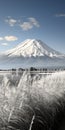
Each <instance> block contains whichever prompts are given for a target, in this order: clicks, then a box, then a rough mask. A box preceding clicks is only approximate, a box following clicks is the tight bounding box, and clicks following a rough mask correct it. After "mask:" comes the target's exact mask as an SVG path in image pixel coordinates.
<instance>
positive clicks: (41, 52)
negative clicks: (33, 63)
mask: <svg viewBox="0 0 65 130" xmlns="http://www.w3.org/2000/svg"><path fill="white" fill-rule="evenodd" d="M6 54H7V55H8V56H23V57H32V56H33V57H36V56H38V57H39V56H48V57H63V56H64V55H62V54H61V53H59V52H57V51H55V50H53V49H51V48H50V47H48V46H47V45H46V44H45V43H43V42H42V41H41V40H35V39H27V40H25V41H24V42H22V43H20V44H19V45H18V46H16V47H15V48H13V49H11V50H9V51H7V52H6Z"/></svg>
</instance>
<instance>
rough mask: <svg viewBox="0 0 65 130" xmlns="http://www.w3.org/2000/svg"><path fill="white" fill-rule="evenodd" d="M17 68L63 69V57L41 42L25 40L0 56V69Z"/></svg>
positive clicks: (64, 62)
mask: <svg viewBox="0 0 65 130" xmlns="http://www.w3.org/2000/svg"><path fill="white" fill-rule="evenodd" d="M19 67H21V68H30V67H36V68H41V67H42V68H43V67H55V68H56V67H64V68H65V55H64V54H61V53H59V52H57V51H55V50H53V49H52V48H50V47H49V46H47V45H46V44H45V43H43V42H42V41H41V40H36V39H27V40H25V41H24V42H22V43H20V44H18V45H17V46H16V47H15V48H13V49H11V50H8V51H7V52H5V53H4V55H0V68H5V69H6V68H7V69H8V68H19Z"/></svg>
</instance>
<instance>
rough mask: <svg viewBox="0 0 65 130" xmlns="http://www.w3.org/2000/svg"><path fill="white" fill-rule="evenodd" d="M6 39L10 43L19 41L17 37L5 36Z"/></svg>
mask: <svg viewBox="0 0 65 130" xmlns="http://www.w3.org/2000/svg"><path fill="white" fill-rule="evenodd" d="M4 39H5V40H6V41H9V42H10V41H16V40H18V38H17V37H16V36H5V37H4Z"/></svg>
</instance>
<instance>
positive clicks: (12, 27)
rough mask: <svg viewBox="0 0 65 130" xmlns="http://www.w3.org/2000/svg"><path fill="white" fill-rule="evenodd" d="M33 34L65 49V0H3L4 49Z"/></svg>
mask: <svg viewBox="0 0 65 130" xmlns="http://www.w3.org/2000/svg"><path fill="white" fill-rule="evenodd" d="M29 38H34V39H40V40H42V41H43V42H45V43H46V44H47V45H49V46H50V47H52V48H54V49H56V50H58V51H60V52H63V53H65V0H0V51H4V50H7V49H10V48H13V47H14V46H16V45H17V44H18V43H20V42H22V41H24V40H26V39H29Z"/></svg>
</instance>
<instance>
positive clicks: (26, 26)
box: [20, 17, 40, 31]
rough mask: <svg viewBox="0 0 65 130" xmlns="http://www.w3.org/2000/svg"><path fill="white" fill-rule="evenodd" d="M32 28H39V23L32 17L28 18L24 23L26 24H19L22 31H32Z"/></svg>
mask: <svg viewBox="0 0 65 130" xmlns="http://www.w3.org/2000/svg"><path fill="white" fill-rule="evenodd" d="M34 26H35V27H37V28H38V27H40V25H39V22H38V21H37V20H36V19H35V18H33V17H30V18H28V22H27V21H26V22H23V23H20V27H21V28H22V30H24V31H28V30H30V29H32V28H33V27H34Z"/></svg>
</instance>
